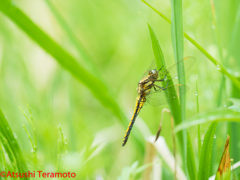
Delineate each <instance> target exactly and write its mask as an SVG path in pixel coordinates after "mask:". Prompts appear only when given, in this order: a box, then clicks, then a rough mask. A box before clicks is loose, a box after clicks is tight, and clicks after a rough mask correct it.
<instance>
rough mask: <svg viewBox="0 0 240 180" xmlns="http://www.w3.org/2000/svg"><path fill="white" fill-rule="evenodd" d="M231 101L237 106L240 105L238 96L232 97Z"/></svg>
mask: <svg viewBox="0 0 240 180" xmlns="http://www.w3.org/2000/svg"><path fill="white" fill-rule="evenodd" d="M228 100H229V101H230V102H232V103H233V104H234V105H235V106H238V107H240V99H237V98H230V99H228Z"/></svg>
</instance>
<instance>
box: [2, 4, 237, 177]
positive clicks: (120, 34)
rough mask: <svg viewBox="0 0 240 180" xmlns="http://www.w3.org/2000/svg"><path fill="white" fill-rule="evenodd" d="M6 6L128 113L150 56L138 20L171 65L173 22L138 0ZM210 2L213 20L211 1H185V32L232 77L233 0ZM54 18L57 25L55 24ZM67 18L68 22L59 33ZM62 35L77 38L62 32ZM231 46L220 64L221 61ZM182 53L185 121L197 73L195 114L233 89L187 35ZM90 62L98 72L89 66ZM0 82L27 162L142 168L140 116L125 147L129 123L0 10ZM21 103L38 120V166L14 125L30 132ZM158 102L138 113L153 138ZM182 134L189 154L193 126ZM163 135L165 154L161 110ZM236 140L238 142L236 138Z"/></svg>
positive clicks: (220, 134) (87, 170)
mask: <svg viewBox="0 0 240 180" xmlns="http://www.w3.org/2000/svg"><path fill="white" fill-rule="evenodd" d="M148 3H150V4H151V5H152V6H153V7H154V8H156V9H157V10H159V11H160V12H162V13H163V14H164V15H166V16H167V17H168V18H170V19H171V3H170V1H163V0H160V1H157V0H149V1H148ZM12 5H13V6H16V7H18V8H19V9H21V10H22V11H23V12H24V13H25V14H26V15H27V16H28V17H29V18H30V19H31V20H32V21H33V22H34V23H35V24H36V25H37V26H39V27H40V28H41V29H42V30H43V31H44V32H45V33H46V34H48V35H49V36H50V37H51V38H52V39H54V41H56V42H57V43H58V44H59V45H60V46H61V47H63V49H65V50H66V51H67V52H69V53H70V54H71V55H72V56H73V57H74V58H75V59H76V60H77V61H78V62H79V63H80V64H81V65H82V66H83V67H84V68H85V69H86V70H87V71H88V72H90V73H91V74H97V75H96V76H97V77H98V78H99V79H100V80H101V81H103V82H105V84H106V85H107V88H108V90H109V92H111V93H112V94H113V97H114V99H115V100H116V102H117V103H118V104H119V106H120V107H121V109H122V110H123V112H124V113H125V114H126V116H127V118H128V119H129V120H130V119H131V116H132V113H133V110H134V106H135V100H136V97H137V92H136V88H137V84H138V81H139V80H140V79H141V77H142V74H143V73H144V71H145V70H146V69H147V68H148V67H149V66H150V64H151V62H152V60H153V59H154V56H153V52H152V48H151V42H150V36H149V30H148V27H147V23H146V21H145V20H144V18H145V19H146V20H147V21H148V22H149V23H150V25H151V26H152V27H153V29H154V31H155V33H156V35H157V37H158V40H159V43H160V44H161V47H162V50H163V53H164V56H165V59H166V63H167V66H168V67H169V66H170V65H172V64H174V55H173V48H172V41H171V26H170V25H169V24H168V23H167V22H166V21H165V20H163V19H162V18H161V17H160V16H158V15H157V14H156V13H155V12H154V11H153V10H151V9H150V8H149V7H147V6H146V5H145V4H144V3H143V2H141V1H140V0H138V1H137V0H133V1H127V0H120V1H110V0H103V1H96V0H94V1H83V0H81V1H78V0H71V1H65V0H51V1H50V0H46V1H44V0H34V1H31V0H15V1H12ZM214 5H215V10H216V16H217V26H215V25H214V23H213V16H212V7H211V1H210V0H196V1H190V0H185V1H183V25H184V32H186V33H188V34H189V35H190V36H191V37H192V38H193V39H194V40H196V41H197V42H198V43H199V44H200V45H201V46H202V47H203V48H204V49H205V50H206V51H207V52H209V53H210V54H211V55H212V56H213V57H214V58H216V59H217V60H218V62H220V63H221V64H224V65H225V67H227V69H228V70H229V72H231V73H232V74H234V75H236V76H238V75H239V67H240V61H239V60H238V58H239V57H240V51H239V42H240V41H239V40H240V35H239V33H237V34H236V36H234V38H233V42H232V41H231V40H232V34H233V32H234V28H235V30H236V28H237V29H238V26H239V25H238V24H237V25H236V22H238V21H237V20H238V19H237V11H238V7H239V2H238V1H237V0H233V1H223V0H220V1H214ZM0 6H1V5H0ZM56 13H57V14H56ZM59 15H60V16H59ZM143 17H144V18H143ZM58 18H60V20H61V21H64V23H61V21H58ZM65 23H66V24H67V25H68V27H69V29H68V30H67V31H66V30H65V27H64V24H65ZM216 28H217V30H218V31H217V33H219V34H217V33H216ZM69 32H70V34H74V35H75V37H74V36H72V37H69V34H68V33H69ZM218 37H220V41H219V39H218ZM76 42H77V43H76ZM231 42H232V43H231ZM76 44H78V45H76ZM79 44H81V45H79ZM230 46H231V48H229V47H230ZM83 47H84V48H83ZM82 49H85V50H82ZM219 49H220V50H219ZM81 50H82V52H81ZM83 52H84V53H83ZM221 52H222V54H223V58H222V57H221ZM229 52H230V54H229V59H228V62H227V64H226V62H225V61H224V59H225V57H226V56H228V53H229ZM184 56H194V57H195V58H196V60H197V61H196V63H195V65H194V67H193V68H192V69H191V70H189V72H188V73H187V75H186V80H187V86H189V87H190V90H189V91H188V93H187V105H186V108H187V109H186V110H187V111H186V112H187V113H186V116H187V118H188V117H191V116H193V115H195V114H196V112H197V105H196V96H195V91H196V75H197V76H198V98H199V111H200V112H205V111H209V110H213V109H215V108H217V107H219V106H223V105H224V104H225V102H226V100H227V98H229V96H230V95H229V94H231V93H230V90H231V89H230V87H231V83H230V82H229V81H228V79H226V80H224V82H225V84H224V85H223V86H221V82H222V78H223V77H222V74H221V73H220V72H219V71H218V69H217V67H216V66H215V65H213V64H212V63H211V62H210V61H209V60H208V59H207V58H206V57H205V56H204V55H203V54H202V53H201V52H200V51H199V50H198V49H196V47H194V46H193V45H192V44H191V43H190V42H188V41H187V40H185V39H184ZM90 60H92V64H93V65H94V67H95V68H96V69H97V70H96V69H94V70H92V68H91V67H90V66H89V64H91V63H89V61H90ZM237 73H238V74H237ZM99 74H100V75H99ZM89 81H90V79H89ZM89 83H91V82H89ZM0 87H1V88H0V107H1V109H2V111H3V113H4V115H5V116H6V118H7V120H8V122H9V124H10V127H11V129H12V131H13V132H14V134H15V136H16V137H17V141H18V143H19V145H20V148H21V150H22V153H23V156H24V158H25V161H26V163H27V164H28V167H30V169H38V170H42V171H46V172H49V171H50V172H55V171H57V170H59V164H61V163H62V165H61V166H62V167H61V170H63V171H72V172H75V173H76V174H77V177H79V178H80V177H81V178H82V179H97V178H99V179H101V178H104V179H116V178H117V177H120V176H122V177H124V176H123V173H126V168H127V167H129V166H131V165H132V164H133V163H134V162H136V161H138V162H139V164H138V166H140V167H141V166H143V165H144V164H146V162H145V161H146V157H147V156H148V155H147V142H146V141H145V139H144V138H146V137H143V134H144V133H143V134H141V132H140V131H139V130H138V128H137V127H135V126H136V124H137V123H138V119H137V121H136V124H135V126H134V128H133V131H135V133H136V135H137V136H138V138H139V140H140V142H142V144H141V145H139V143H138V142H135V139H134V138H133V137H132V136H130V138H129V140H128V143H127V144H126V146H125V147H122V146H121V144H122V140H123V137H124V133H125V131H126V129H127V126H123V124H122V123H121V121H120V120H119V118H118V117H117V116H116V115H115V114H114V113H113V112H112V111H111V110H110V109H109V108H106V107H104V106H103V105H102V104H101V102H100V101H99V100H98V99H96V97H95V96H93V94H92V93H91V91H90V90H89V89H88V88H87V87H86V86H85V85H84V84H82V83H80V82H79V81H78V80H77V79H76V78H75V77H73V76H72V74H70V73H69V72H68V71H66V70H65V69H64V68H63V67H62V66H60V65H59V63H58V62H57V61H56V60H55V59H54V58H53V57H52V56H50V55H49V54H48V53H46V52H45V51H44V50H43V49H42V48H41V47H40V46H39V45H38V44H36V42H34V41H33V40H32V39H31V38H29V36H28V35H26V33H25V32H23V31H22V30H21V29H20V28H19V27H18V26H16V24H15V23H13V22H12V21H11V20H10V19H9V18H8V17H7V16H6V15H5V14H3V13H0ZM223 87H224V88H223ZM221 89H222V90H223V92H221V91H220V90H221ZM95 91H96V92H97V91H98V89H95ZM220 92H221V93H220ZM27 105H29V106H30V108H31V110H32V115H33V122H34V125H35V127H36V139H37V159H38V162H37V164H34V163H33V154H32V152H31V149H32V146H31V143H30V141H29V138H28V136H27V134H26V132H25V130H24V128H23V127H22V125H23V124H24V125H25V126H26V128H27V129H28V131H29V133H30V135H31V136H32V137H33V131H32V127H31V124H30V123H29V122H28V121H27V119H26V118H25V117H24V115H23V113H22V112H21V110H20V109H19V107H21V108H22V109H23V111H24V112H25V113H26V114H27V115H29V112H28V107H27ZM163 108H168V106H167V105H166V106H159V107H151V106H150V105H146V106H144V108H143V109H142V110H141V112H140V114H139V119H142V120H143V121H144V122H145V123H146V125H147V127H148V128H149V130H150V131H151V133H152V134H153V135H155V134H156V132H157V130H158V126H159V121H160V117H161V111H162V109H163ZM59 125H60V126H61V129H62V131H63V136H64V137H66V140H65V141H66V142H65V143H66V144H65V146H64V147H65V148H66V149H64V148H63V147H61V145H59V144H61V134H60V131H59V128H58V126H59ZM206 129H207V125H203V126H202V127H201V131H202V137H203V136H204V132H205V131H206ZM189 133H190V134H191V138H192V142H193V149H194V150H195V151H194V154H195V156H196V157H197V128H196V127H193V128H190V129H189ZM226 134H227V128H226V126H225V123H224V122H222V123H219V125H218V128H217V131H216V138H215V139H214V145H215V147H216V149H215V150H216V151H219V153H216V154H215V156H213V157H214V160H213V163H214V162H215V164H216V165H215V166H216V167H215V169H213V172H212V174H214V173H215V172H216V170H217V169H216V168H217V165H218V162H219V160H220V157H221V152H222V150H223V146H224V143H225V139H226ZM131 135H132V134H131ZM161 135H162V136H163V137H164V138H165V140H166V143H167V145H168V147H169V148H170V150H171V151H172V148H173V145H172V135H171V124H170V118H169V117H168V115H166V116H165V120H164V123H163V129H162V132H161ZM237 146H238V148H239V144H238V145H237ZM61 148H62V149H64V151H63V152H62V151H61ZM178 151H179V150H178V149H177V152H178ZM61 153H62V156H60V154H61ZM59 157H60V158H59ZM160 158H161V157H160ZM238 160H240V159H238ZM59 161H61V163H59ZM6 162H8V160H7V159H6ZM179 163H180V164H181V162H179ZM124 168H125V171H124ZM129 171H130V170H129ZM143 171H144V170H143ZM143 171H141V172H140V173H138V174H137V176H136V178H137V179H141V178H142V177H143V174H144V173H143ZM162 174H163V177H168V178H169V177H170V178H171V177H172V172H171V170H170V169H169V168H166V166H164V165H163V173H162ZM212 174H211V175H212Z"/></svg>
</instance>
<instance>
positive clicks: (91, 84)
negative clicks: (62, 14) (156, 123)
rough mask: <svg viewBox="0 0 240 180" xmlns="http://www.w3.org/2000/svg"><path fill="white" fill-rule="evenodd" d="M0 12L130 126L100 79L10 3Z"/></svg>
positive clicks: (135, 133) (136, 139)
mask: <svg viewBox="0 0 240 180" xmlns="http://www.w3.org/2000/svg"><path fill="white" fill-rule="evenodd" d="M0 11H1V12H2V13H4V14H5V15H6V16H7V17H9V18H10V19H11V20H12V21H13V22H14V23H15V24H16V25H18V26H19V28H20V29H22V30H23V31H24V32H25V33H26V34H27V35H29V37H30V38H32V39H33V40H34V41H35V42H36V43H37V44H38V45H39V46H41V47H42V48H43V49H44V50H45V51H46V52H47V53H49V54H50V55H51V56H52V57H54V58H55V59H56V60H57V62H58V63H59V64H60V65H61V66H62V67H63V68H65V69H66V70H68V71H69V72H70V73H71V74H72V75H73V76H74V77H75V78H76V79H77V80H79V81H80V82H82V83H83V84H84V85H85V86H86V87H87V88H88V89H89V90H90V91H91V92H92V94H93V95H94V96H95V97H96V98H97V99H98V100H99V101H100V102H101V103H102V105H103V106H105V107H106V108H108V109H110V110H111V111H112V112H113V114H115V115H116V116H117V117H118V118H119V120H120V122H121V123H122V124H123V125H124V126H127V125H128V123H129V121H128V120H127V117H126V115H125V114H124V113H123V110H122V109H121V108H120V106H119V105H118V103H117V102H116V100H115V97H114V96H113V95H112V92H111V90H110V88H109V87H108V86H107V85H105V83H103V81H102V80H101V79H100V78H98V77H95V76H94V75H92V74H91V73H89V72H88V71H87V70H86V69H85V68H83V66H81V65H80V64H79V63H78V62H77V61H76V60H75V59H74V58H73V57H72V56H71V55H70V54H69V53H68V52H66V51H65V50H64V49H63V48H62V47H61V46H59V45H58V44H57V43H56V42H55V41H54V40H53V39H51V38H50V37H49V36H48V35H47V34H46V33H44V32H43V31H42V30H41V29H40V28H39V27H38V26H36V25H35V24H34V23H33V22H32V21H31V20H30V19H29V17H27V16H26V15H25V14H24V13H23V12H22V11H21V10H20V9H18V8H17V7H16V6H14V5H12V3H11V2H10V1H8V0H2V1H1V5H0ZM137 134H138V135H137ZM132 136H134V137H135V141H136V142H137V143H138V144H139V145H140V147H141V148H142V147H143V145H142V141H141V142H140V141H139V137H140V136H139V131H138V130H137V131H133V133H132Z"/></svg>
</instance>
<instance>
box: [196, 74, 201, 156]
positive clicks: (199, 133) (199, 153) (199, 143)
mask: <svg viewBox="0 0 240 180" xmlns="http://www.w3.org/2000/svg"><path fill="white" fill-rule="evenodd" d="M195 95H196V103H197V113H198V114H199V103H198V78H197V77H196V94H195ZM201 145H202V140H201V125H200V124H199V125H198V158H199V159H200V155H201Z"/></svg>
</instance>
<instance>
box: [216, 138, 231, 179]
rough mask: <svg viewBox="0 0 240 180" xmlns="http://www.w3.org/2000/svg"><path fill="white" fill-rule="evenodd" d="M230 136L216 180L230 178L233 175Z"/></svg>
mask: <svg viewBox="0 0 240 180" xmlns="http://www.w3.org/2000/svg"><path fill="white" fill-rule="evenodd" d="M229 138H230V136H228V137H227V140H226V143H225V146H224V150H223V154H222V158H221V161H220V163H219V167H218V170H217V174H216V180H225V179H226V180H228V179H230V175H231V161H230V155H229Z"/></svg>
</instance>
